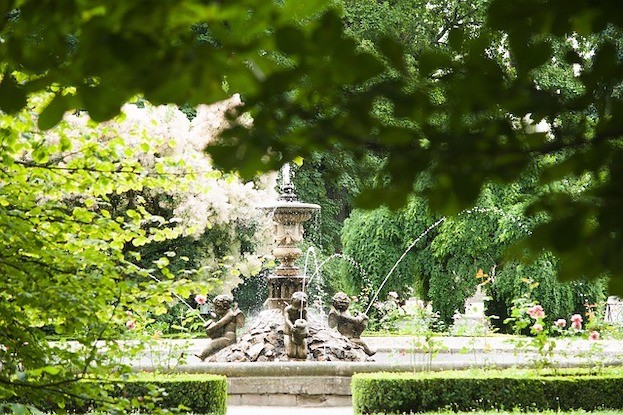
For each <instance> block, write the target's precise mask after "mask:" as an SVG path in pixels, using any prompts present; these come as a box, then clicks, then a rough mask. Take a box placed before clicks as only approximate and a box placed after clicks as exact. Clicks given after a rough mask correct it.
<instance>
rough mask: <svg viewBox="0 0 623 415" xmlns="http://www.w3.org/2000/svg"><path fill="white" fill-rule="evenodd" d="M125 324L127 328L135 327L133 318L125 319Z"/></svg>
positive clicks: (132, 328)
mask: <svg viewBox="0 0 623 415" xmlns="http://www.w3.org/2000/svg"><path fill="white" fill-rule="evenodd" d="M125 326H126V327H127V328H128V330H134V329H135V328H136V322H135V321H134V320H128V321H126V323H125Z"/></svg>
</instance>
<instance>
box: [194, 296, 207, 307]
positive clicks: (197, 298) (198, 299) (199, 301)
mask: <svg viewBox="0 0 623 415" xmlns="http://www.w3.org/2000/svg"><path fill="white" fill-rule="evenodd" d="M195 302H196V303H197V304H199V305H203V304H205V303H207V302H208V297H206V296H205V295H203V294H197V295H196V296H195Z"/></svg>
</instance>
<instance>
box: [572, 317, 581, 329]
mask: <svg viewBox="0 0 623 415" xmlns="http://www.w3.org/2000/svg"><path fill="white" fill-rule="evenodd" d="M571 328H572V329H573V330H575V331H580V330H582V322H581V321H577V320H574V321H572V322H571Z"/></svg>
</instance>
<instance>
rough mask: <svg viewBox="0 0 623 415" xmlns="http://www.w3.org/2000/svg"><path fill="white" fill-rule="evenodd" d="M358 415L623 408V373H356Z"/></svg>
mask: <svg viewBox="0 0 623 415" xmlns="http://www.w3.org/2000/svg"><path fill="white" fill-rule="evenodd" d="M352 390H353V406H354V409H355V413H356V414H372V413H377V412H380V413H388V414H392V413H415V412H426V411H438V410H441V409H448V410H453V411H474V410H489V409H498V410H514V409H520V410H534V409H538V410H548V409H549V410H563V411H566V410H571V409H582V410H586V411H592V410H595V409H623V394H621V393H620V391H621V390H623V374H622V373H621V372H620V371H618V372H617V371H609V372H605V373H601V374H599V375H597V374H591V373H589V372H581V371H578V370H574V371H558V372H551V373H535V372H530V371H517V370H513V371H509V370H507V371H445V372H425V373H369V374H356V375H355V376H353V379H352Z"/></svg>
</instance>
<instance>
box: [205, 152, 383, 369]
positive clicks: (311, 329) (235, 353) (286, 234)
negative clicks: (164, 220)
mask: <svg viewBox="0 0 623 415" xmlns="http://www.w3.org/2000/svg"><path fill="white" fill-rule="evenodd" d="M282 177H283V181H282V186H281V195H280V196H279V198H278V200H277V201H276V202H275V203H274V204H270V205H267V206H262V207H261V208H263V209H266V210H267V211H268V212H269V213H270V214H271V215H272V218H273V223H274V228H273V231H274V242H275V247H274V249H273V251H272V252H273V255H274V256H275V258H276V259H277V261H278V266H277V268H276V269H275V271H274V274H272V275H269V276H268V277H267V278H268V289H269V293H268V299H267V300H266V303H265V308H266V309H265V310H264V311H262V312H261V313H260V314H259V315H258V316H257V317H256V318H255V319H254V320H253V321H252V322H251V323H250V325H249V328H248V330H247V331H246V332H245V333H244V334H242V335H241V336H240V338H239V339H238V341H237V342H235V344H230V345H228V346H227V347H225V348H223V349H221V350H218V351H215V352H214V353H213V354H211V355H210V356H205V355H202V356H201V358H202V359H203V358H205V360H206V361H208V362H273V361H278V362H284V361H351V362H365V361H370V360H371V358H370V357H369V354H371V353H370V349H369V348H367V346H366V345H365V343H363V342H362V341H361V339H359V335H360V334H361V331H362V330H363V329H364V328H365V324H366V323H367V317H365V316H363V315H362V316H360V317H359V318H358V321H359V323H358V324H359V325H360V326H361V327H358V328H357V329H355V330H354V333H356V336H349V335H348V333H351V332H352V331H353V330H352V329H350V330H346V331H345V330H338V329H337V328H336V327H335V325H333V328H330V327H328V325H327V322H326V321H322V319H321V318H319V317H318V316H315V315H313V313H312V312H308V310H307V295H306V294H305V291H306V288H307V287H306V278H307V277H306V276H305V275H304V274H302V273H301V269H300V268H299V267H298V266H296V265H295V261H296V260H297V259H299V258H300V257H301V256H302V251H301V249H300V248H299V247H298V245H299V244H300V243H301V242H303V234H304V229H303V223H304V222H306V221H308V220H310V219H311V218H312V215H313V214H314V212H317V211H318V210H319V209H320V206H319V205H316V204H313V203H304V202H300V201H298V199H297V197H296V194H295V189H294V185H293V184H292V181H291V180H290V167H289V165H288V164H285V165H284V167H283V168H282ZM345 311H346V310H342V314H344V315H345V316H348V315H347V314H345ZM341 318H342V319H344V318H345V317H341ZM350 324H351V325H352V324H353V323H352V322H351V323H350ZM343 333H346V334H347V335H344V334H343Z"/></svg>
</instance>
